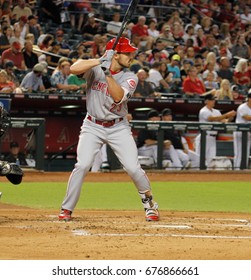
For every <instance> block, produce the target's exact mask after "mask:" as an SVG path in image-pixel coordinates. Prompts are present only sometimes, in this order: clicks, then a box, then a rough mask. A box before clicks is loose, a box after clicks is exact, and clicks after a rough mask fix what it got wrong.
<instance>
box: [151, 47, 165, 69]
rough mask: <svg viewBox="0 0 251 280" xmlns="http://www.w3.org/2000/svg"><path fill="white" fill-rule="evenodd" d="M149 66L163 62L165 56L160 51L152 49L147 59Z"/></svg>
mask: <svg viewBox="0 0 251 280" xmlns="http://www.w3.org/2000/svg"><path fill="white" fill-rule="evenodd" d="M148 60H149V64H150V65H152V64H153V63H154V62H162V61H165V56H164V55H163V54H162V52H161V50H159V49H157V48H154V49H153V50H152V51H151V55H150V56H149V58H148Z"/></svg>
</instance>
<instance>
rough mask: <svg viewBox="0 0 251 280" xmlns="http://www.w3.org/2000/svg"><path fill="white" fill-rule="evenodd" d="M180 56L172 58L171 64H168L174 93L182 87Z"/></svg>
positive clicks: (170, 84)
mask: <svg viewBox="0 0 251 280" xmlns="http://www.w3.org/2000/svg"><path fill="white" fill-rule="evenodd" d="M180 62H181V61H180V56H179V55H178V54H174V55H173V56H172V57H171V62H170V63H168V64H167V69H168V72H169V73H172V80H171V82H170V83H169V86H170V87H171V89H172V90H173V91H177V89H178V87H180V86H181V76H180V67H179V65H180Z"/></svg>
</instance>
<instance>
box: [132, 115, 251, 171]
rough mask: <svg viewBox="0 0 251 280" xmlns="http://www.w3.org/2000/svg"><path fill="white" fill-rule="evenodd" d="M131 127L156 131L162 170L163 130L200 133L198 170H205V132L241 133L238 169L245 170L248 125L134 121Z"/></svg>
mask: <svg viewBox="0 0 251 280" xmlns="http://www.w3.org/2000/svg"><path fill="white" fill-rule="evenodd" d="M130 124H131V126H132V128H133V129H135V130H141V129H148V130H157V131H158V138H157V139H158V159H157V168H158V169H162V167H163V166H162V159H163V142H164V130H172V131H174V130H175V131H181V132H187V131H198V133H201V148H200V170H205V169H206V164H205V159H206V132H207V131H217V132H218V133H233V132H234V131H240V132H242V160H241V166H240V169H247V157H248V151H247V141H248V132H250V131H251V124H250V123H243V124H237V123H219V122H210V123H200V122H183V121H182V122H175V121H173V122H164V121H136V120H133V121H131V122H130Z"/></svg>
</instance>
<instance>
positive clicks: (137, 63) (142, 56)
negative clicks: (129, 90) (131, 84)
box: [130, 51, 150, 74]
mask: <svg viewBox="0 0 251 280" xmlns="http://www.w3.org/2000/svg"><path fill="white" fill-rule="evenodd" d="M147 57H148V55H147V54H146V52H143V51H139V52H138V53H137V55H136V58H135V59H134V61H133V62H132V64H131V66H130V70H131V71H132V72H134V73H135V74H136V73H138V71H139V70H140V69H142V68H144V67H147V68H150V64H149V62H148V61H147Z"/></svg>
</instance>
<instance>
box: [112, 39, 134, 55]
mask: <svg viewBox="0 0 251 280" xmlns="http://www.w3.org/2000/svg"><path fill="white" fill-rule="evenodd" d="M115 41H116V38H113V39H111V40H110V41H109V42H108V43H107V45H106V50H111V49H112V47H113V45H114V43H115ZM137 49H138V48H136V47H134V46H132V45H131V43H130V40H129V39H128V38H125V37H121V38H119V41H118V43H117V45H116V47H115V51H116V52H118V53H120V52H122V53H130V52H135V51H137Z"/></svg>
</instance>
